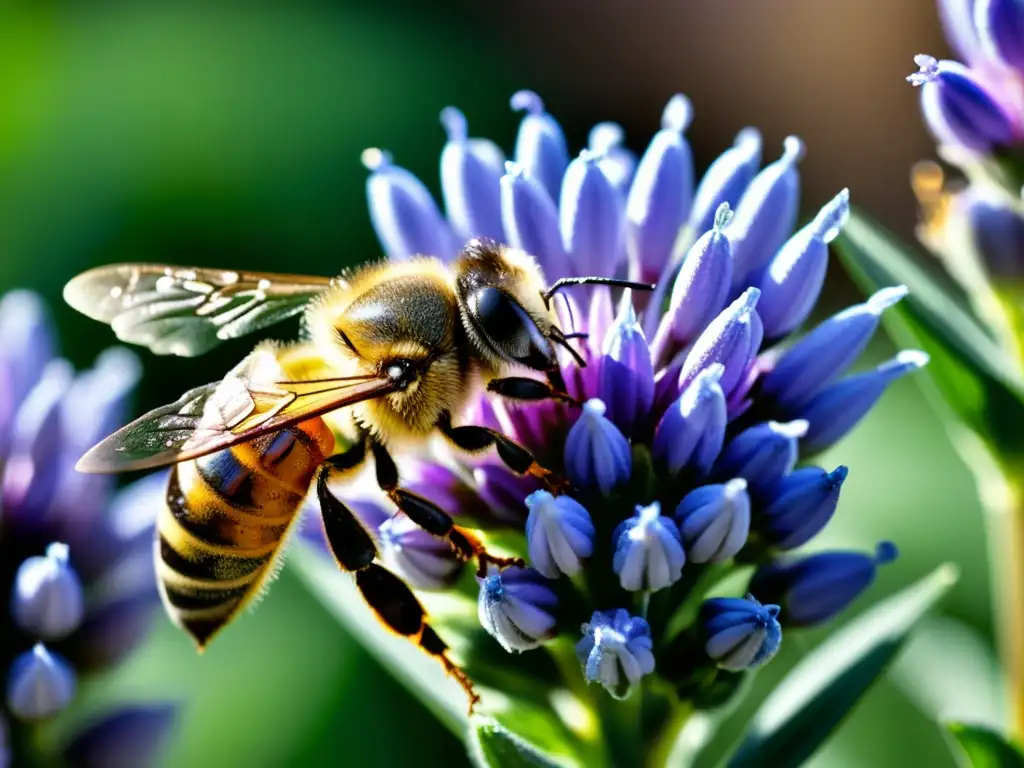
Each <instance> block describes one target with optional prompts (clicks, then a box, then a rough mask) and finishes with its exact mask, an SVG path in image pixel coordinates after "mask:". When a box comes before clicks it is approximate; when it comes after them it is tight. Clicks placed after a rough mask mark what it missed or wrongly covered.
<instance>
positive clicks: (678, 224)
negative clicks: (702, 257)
mask: <svg viewBox="0 0 1024 768" xmlns="http://www.w3.org/2000/svg"><path fill="white" fill-rule="evenodd" d="M692 118H693V108H692V106H691V105H690V101H689V99H687V98H686V97H685V96H683V95H682V94H676V95H675V96H673V97H672V99H671V100H670V101H669V103H668V105H667V106H666V107H665V112H664V114H663V115H662V118H661V130H660V131H658V133H656V134H655V135H654V138H653V139H651V143H650V146H648V148H647V151H646V152H645V153H644V155H643V157H642V158H641V159H640V165H638V166H637V169H636V175H635V176H634V177H633V183H632V185H631V186H630V189H629V196H628V197H627V199H626V253H627V256H628V257H629V274H630V278H631V279H633V280H641V281H644V282H655V281H657V280H658V277H659V275H660V274H661V271H662V269H663V268H664V266H665V264H666V263H668V261H669V257H670V256H671V255H672V248H673V246H674V245H675V242H676V238H677V237H678V236H679V232H680V230H681V229H682V227H683V223H684V222H685V221H686V217H687V215H688V214H689V212H690V205H691V203H692V200H693V153H692V152H691V150H690V145H689V143H688V142H687V141H686V138H685V136H684V135H683V133H684V132H685V131H686V129H687V128H688V127H689V125H690V120H691V119H692Z"/></svg>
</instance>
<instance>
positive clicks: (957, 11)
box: [937, 0, 986, 66]
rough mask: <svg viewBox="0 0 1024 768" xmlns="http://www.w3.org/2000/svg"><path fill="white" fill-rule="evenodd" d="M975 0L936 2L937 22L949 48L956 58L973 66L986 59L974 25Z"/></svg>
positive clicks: (941, 0)
mask: <svg viewBox="0 0 1024 768" xmlns="http://www.w3.org/2000/svg"><path fill="white" fill-rule="evenodd" d="M976 2H977V0H938V3H937V4H938V7H939V20H940V21H941V22H942V29H943V31H944V32H945V33H946V40H947V41H948V42H949V46H950V48H952V49H953V50H954V51H955V52H956V53H957V58H958V59H961V60H963V61H966V62H967V63H968V64H970V65H972V66H973V65H974V64H976V63H978V62H979V61H984V60H985V58H986V54H985V51H984V50H983V49H982V47H981V41H980V40H979V39H978V30H977V28H976V27H975V25H974V6H975V5H976Z"/></svg>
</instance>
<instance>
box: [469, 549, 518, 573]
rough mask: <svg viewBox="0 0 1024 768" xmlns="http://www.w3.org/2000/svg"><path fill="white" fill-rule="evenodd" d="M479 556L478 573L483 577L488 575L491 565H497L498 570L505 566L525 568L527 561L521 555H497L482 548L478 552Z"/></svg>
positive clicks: (477, 555)
mask: <svg viewBox="0 0 1024 768" xmlns="http://www.w3.org/2000/svg"><path fill="white" fill-rule="evenodd" d="M476 557H477V568H476V575H477V576H479V577H480V578H483V577H484V576H486V575H487V571H488V569H489V567H490V566H492V565H493V566H496V567H497V568H498V570H504V569H505V568H525V567H526V561H525V560H523V558H521V557H497V556H496V555H492V554H491V553H489V552H488V551H487V550H481V551H480V552H477V553H476Z"/></svg>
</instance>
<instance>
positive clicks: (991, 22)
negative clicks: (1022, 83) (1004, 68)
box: [974, 0, 1024, 72]
mask: <svg viewBox="0 0 1024 768" xmlns="http://www.w3.org/2000/svg"><path fill="white" fill-rule="evenodd" d="M974 25H975V27H977V31H978V39H979V41H980V43H981V47H982V49H983V50H984V51H985V52H986V53H987V54H989V55H990V56H991V57H992V58H993V59H996V60H998V61H1002V62H1003V63H1005V64H1007V65H1009V66H1011V67H1014V68H1015V69H1016V70H1017V71H1019V72H1024V5H1022V4H1021V3H1020V2H1018V0H977V2H975V4H974Z"/></svg>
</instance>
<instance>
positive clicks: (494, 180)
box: [441, 107, 505, 241]
mask: <svg viewBox="0 0 1024 768" xmlns="http://www.w3.org/2000/svg"><path fill="white" fill-rule="evenodd" d="M441 125H443V126H444V129H445V131H446V132H447V134H448V142H447V143H446V144H445V145H444V149H443V150H442V151H441V192H442V194H443V196H444V207H445V210H446V211H447V212H448V220H449V221H450V222H451V225H452V230H454V232H455V234H456V236H457V237H458V238H459V239H461V240H462V241H467V240H470V239H472V238H474V237H488V238H490V239H492V240H498V241H504V240H505V230H504V229H503V228H502V226H501V187H500V180H501V177H502V174H503V173H504V170H505V157H504V155H503V154H502V153H501V150H500V149H498V146H497V145H496V144H495V143H494V142H493V141H488V140H487V139H470V138H469V137H468V135H467V124H466V117H465V115H463V114H462V113H461V112H460V111H459V110H457V109H456V108H455V107H445V108H444V109H443V110H442V111H441Z"/></svg>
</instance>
